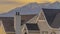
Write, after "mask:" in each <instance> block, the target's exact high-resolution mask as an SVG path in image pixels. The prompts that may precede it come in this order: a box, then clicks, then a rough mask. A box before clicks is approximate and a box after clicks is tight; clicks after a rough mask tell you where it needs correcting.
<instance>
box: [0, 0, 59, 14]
mask: <svg viewBox="0 0 60 34" xmlns="http://www.w3.org/2000/svg"><path fill="white" fill-rule="evenodd" d="M55 1H60V0H0V13H4V12H8V11H10V10H12V9H14V8H16V7H22V6H24V5H26V4H28V3H32V2H37V3H46V2H51V3H53V2H55Z"/></svg>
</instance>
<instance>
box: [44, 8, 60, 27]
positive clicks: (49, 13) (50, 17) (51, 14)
mask: <svg viewBox="0 0 60 34" xmlns="http://www.w3.org/2000/svg"><path fill="white" fill-rule="evenodd" d="M43 12H44V14H45V17H46V19H47V21H48V24H49V25H50V26H51V24H52V23H53V21H54V19H55V17H56V15H57V14H58V13H60V9H43ZM54 24H55V23H54ZM53 27H55V26H53Z"/></svg>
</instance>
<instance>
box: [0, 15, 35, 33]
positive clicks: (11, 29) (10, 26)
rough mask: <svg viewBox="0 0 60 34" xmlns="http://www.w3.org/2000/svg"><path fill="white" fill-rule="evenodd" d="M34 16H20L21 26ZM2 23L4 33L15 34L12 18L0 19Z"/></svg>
mask: <svg viewBox="0 0 60 34" xmlns="http://www.w3.org/2000/svg"><path fill="white" fill-rule="evenodd" d="M34 16H35V15H21V20H23V21H24V22H22V24H24V23H26V22H27V21H28V20H30V19H31V18H33V17H34ZM0 20H2V21H3V25H4V29H5V31H6V32H15V30H14V17H0Z"/></svg>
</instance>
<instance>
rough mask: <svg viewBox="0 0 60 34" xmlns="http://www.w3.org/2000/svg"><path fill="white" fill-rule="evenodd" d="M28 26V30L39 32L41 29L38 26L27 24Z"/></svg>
mask: <svg viewBox="0 0 60 34" xmlns="http://www.w3.org/2000/svg"><path fill="white" fill-rule="evenodd" d="M26 26H27V29H28V30H39V27H38V25H37V24H32V23H27V24H26Z"/></svg>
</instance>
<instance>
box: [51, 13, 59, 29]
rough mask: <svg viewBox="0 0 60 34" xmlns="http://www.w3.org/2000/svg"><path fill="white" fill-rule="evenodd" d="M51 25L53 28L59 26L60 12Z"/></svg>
mask: <svg viewBox="0 0 60 34" xmlns="http://www.w3.org/2000/svg"><path fill="white" fill-rule="evenodd" d="M51 26H52V27H54V28H60V13H58V14H57V15H56V17H55V19H54V21H53V23H52V24H51Z"/></svg>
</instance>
